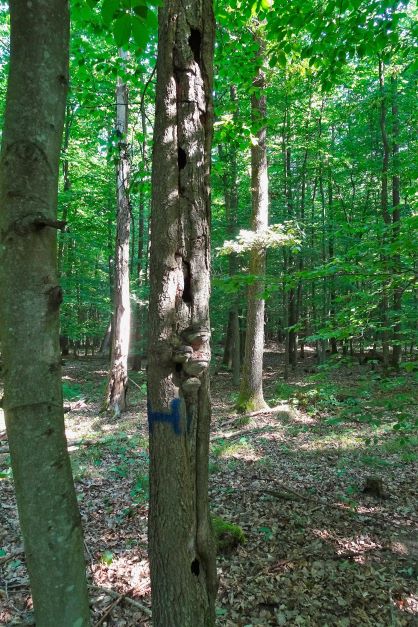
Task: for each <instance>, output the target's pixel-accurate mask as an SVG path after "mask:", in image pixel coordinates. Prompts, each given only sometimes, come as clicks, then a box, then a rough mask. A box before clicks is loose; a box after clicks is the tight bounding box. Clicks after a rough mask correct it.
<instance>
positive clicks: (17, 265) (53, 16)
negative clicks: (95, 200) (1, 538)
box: [0, 0, 89, 627]
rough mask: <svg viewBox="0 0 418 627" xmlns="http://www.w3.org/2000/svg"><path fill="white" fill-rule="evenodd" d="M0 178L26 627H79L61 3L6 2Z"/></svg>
mask: <svg viewBox="0 0 418 627" xmlns="http://www.w3.org/2000/svg"><path fill="white" fill-rule="evenodd" d="M10 15H11V57H10V74H9V82H8V91H7V103H6V114H5V122H4V130H3V140H2V153H1V168H0V202H1V212H0V236H1V242H0V251H1V259H0V272H1V276H0V282H1V284H0V293H1V299H0V332H1V341H2V350H3V359H4V364H5V370H4V372H5V380H4V401H3V403H4V409H5V414H6V425H7V435H8V440H9V447H10V453H11V460H12V468H13V478H14V483H15V489H16V497H17V504H18V510H19V520H20V525H21V529H22V534H23V540H24V545H25V553H26V559H27V566H28V570H29V576H30V582H31V589H32V595H33V603H34V610H35V618H36V623H37V625H39V626H40V627H57V626H58V625H60V626H62V627H74V625H79V626H80V627H83V626H85V625H89V605H88V597H87V586H86V577H85V564H84V554H83V539H82V532H81V521H80V516H79V512H78V507H77V501H76V496H75V491H74V485H73V481H72V476H71V466H70V461H69V457H68V453H67V442H66V438H65V432H64V416H63V408H62V390H61V355H60V350H59V307H60V303H61V301H62V292H61V288H60V287H59V285H58V273H57V244H56V229H57V228H59V226H60V225H59V223H58V222H57V187H58V170H59V157H60V148H61V137H62V130H63V124H64V113H65V98H66V92H67V86H68V38H69V14H68V5H67V2H64V1H63V0H50V1H49V2H45V1H41V0H32V2H31V3H22V2H20V0H11V2H10Z"/></svg>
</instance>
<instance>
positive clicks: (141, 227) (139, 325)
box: [132, 94, 148, 370]
mask: <svg viewBox="0 0 418 627" xmlns="http://www.w3.org/2000/svg"><path fill="white" fill-rule="evenodd" d="M140 108H141V126H142V150H141V157H142V168H143V177H142V181H141V186H140V189H139V218H138V261H137V266H136V269H137V277H136V278H137V281H138V289H139V290H141V288H142V286H143V284H144V282H145V280H146V276H145V272H144V265H145V264H144V244H145V190H144V185H145V178H146V176H147V172H148V165H147V163H148V160H147V121H146V115H145V94H144V95H143V98H142V99H141V105H140ZM145 252H147V251H146V250H145ZM140 296H141V294H140ZM133 318H134V319H133V342H132V349H133V359H132V370H141V367H142V356H143V354H144V352H145V351H144V347H143V346H142V341H141V338H144V337H145V333H144V323H145V320H144V318H145V316H144V304H143V303H142V302H141V300H139V302H137V303H136V306H135V309H134V316H133Z"/></svg>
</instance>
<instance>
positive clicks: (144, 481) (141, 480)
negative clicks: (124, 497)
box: [130, 475, 149, 505]
mask: <svg viewBox="0 0 418 627" xmlns="http://www.w3.org/2000/svg"><path fill="white" fill-rule="evenodd" d="M130 495H131V498H132V502H133V503H134V504H135V505H140V504H142V503H146V502H147V501H148V499H149V478H148V475H139V476H138V478H137V480H136V482H135V485H134V487H133V488H132V489H131V491H130Z"/></svg>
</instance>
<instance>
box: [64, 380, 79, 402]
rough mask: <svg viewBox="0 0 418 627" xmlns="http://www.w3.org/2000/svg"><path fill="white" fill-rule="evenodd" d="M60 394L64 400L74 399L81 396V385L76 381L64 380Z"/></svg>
mask: <svg viewBox="0 0 418 627" xmlns="http://www.w3.org/2000/svg"><path fill="white" fill-rule="evenodd" d="M62 395H63V397H64V400H66V401H74V400H77V399H80V398H81V397H82V396H83V394H82V390H81V386H80V385H79V384H78V383H72V382H71V381H66V380H64V381H63V382H62Z"/></svg>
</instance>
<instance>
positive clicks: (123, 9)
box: [101, 0, 160, 50]
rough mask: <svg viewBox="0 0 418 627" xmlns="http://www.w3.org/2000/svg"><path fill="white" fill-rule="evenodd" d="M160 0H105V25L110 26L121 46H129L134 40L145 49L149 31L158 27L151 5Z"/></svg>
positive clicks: (103, 7) (103, 18)
mask: <svg viewBox="0 0 418 627" xmlns="http://www.w3.org/2000/svg"><path fill="white" fill-rule="evenodd" d="M158 4H160V3H159V0H155V1H153V2H146V0H104V1H103V4H102V6H101V16H102V20H103V24H104V26H105V27H107V28H110V29H111V31H112V33H113V36H114V39H115V43H116V45H117V46H118V47H119V48H127V47H128V46H129V42H130V41H132V40H133V43H134V44H135V47H136V48H138V49H140V50H144V49H145V47H146V45H147V41H148V37H149V32H150V31H152V30H153V29H156V27H157V17H156V14H155V12H154V11H153V9H152V8H151V7H155V6H158Z"/></svg>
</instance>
